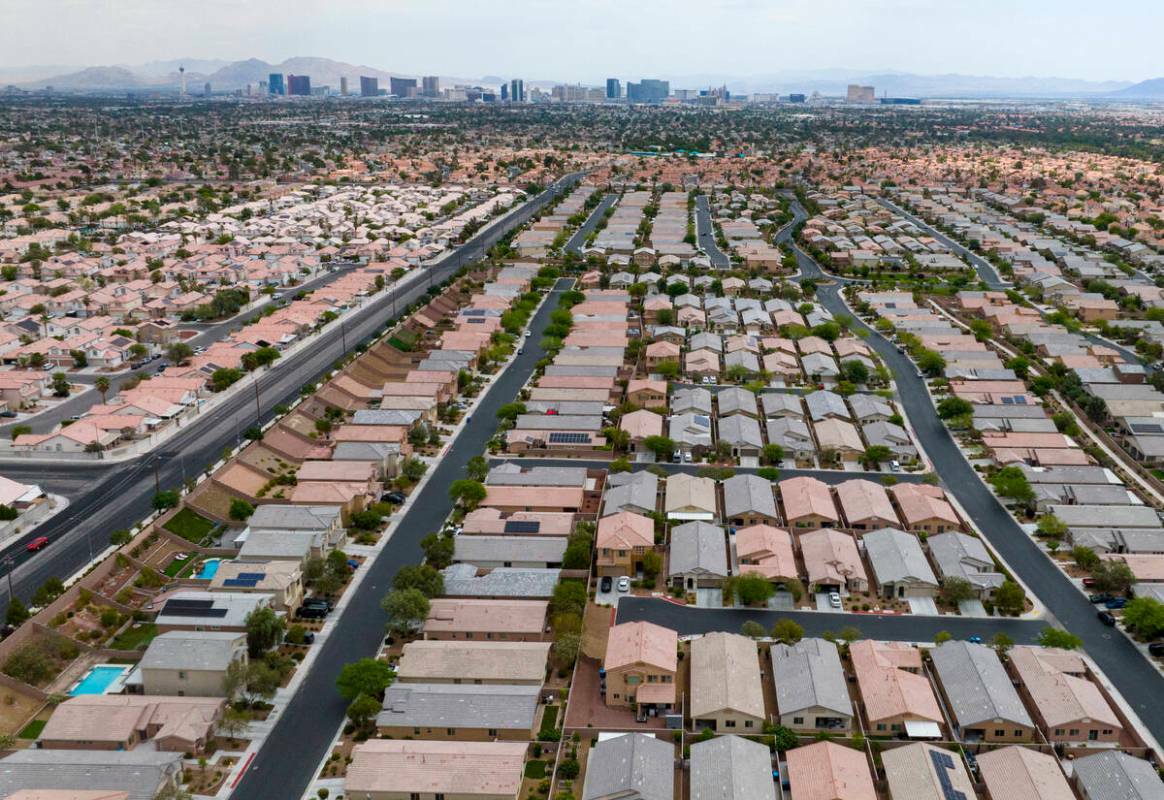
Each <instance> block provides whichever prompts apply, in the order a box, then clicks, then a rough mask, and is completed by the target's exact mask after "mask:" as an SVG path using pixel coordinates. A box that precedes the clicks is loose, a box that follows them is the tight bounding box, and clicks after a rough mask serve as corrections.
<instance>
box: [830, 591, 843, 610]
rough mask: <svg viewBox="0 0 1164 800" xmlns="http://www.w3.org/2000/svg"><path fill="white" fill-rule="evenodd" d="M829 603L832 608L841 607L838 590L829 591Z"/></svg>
mask: <svg viewBox="0 0 1164 800" xmlns="http://www.w3.org/2000/svg"><path fill="white" fill-rule="evenodd" d="M829 605H830V606H832V607H833V608H840V607H841V595H840V593H839V592H829Z"/></svg>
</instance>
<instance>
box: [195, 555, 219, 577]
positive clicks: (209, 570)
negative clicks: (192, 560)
mask: <svg viewBox="0 0 1164 800" xmlns="http://www.w3.org/2000/svg"><path fill="white" fill-rule="evenodd" d="M221 561H222V559H221V558H208V559H206V560H205V561H203V562H202V564H201V565H200V566H199V567H198V574H197V575H195V576H194V577H195V578H199V579H201V580H204V581H208V580H210V579H211V578H213V577H214V576H215V575H217V574H218V565H219V563H220V562H221Z"/></svg>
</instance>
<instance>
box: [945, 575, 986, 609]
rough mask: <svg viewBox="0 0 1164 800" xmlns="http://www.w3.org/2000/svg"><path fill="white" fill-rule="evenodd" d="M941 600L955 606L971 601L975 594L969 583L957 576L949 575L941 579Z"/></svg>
mask: <svg viewBox="0 0 1164 800" xmlns="http://www.w3.org/2000/svg"><path fill="white" fill-rule="evenodd" d="M941 596H942V600H944V601H945V602H946V603H949V604H950V605H952V606H956V605H958V604H959V603H962V602H964V601H966V600H973V599H974V598H975V597H976V596H977V594H976V592H975V591H974V586H973V585H972V584H971V583H970V581H968V580H966V579H965V578H962V577H959V576H957V575H949V576H947V577H945V578H943V579H942V588H941Z"/></svg>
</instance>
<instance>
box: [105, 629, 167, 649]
mask: <svg viewBox="0 0 1164 800" xmlns="http://www.w3.org/2000/svg"><path fill="white" fill-rule="evenodd" d="M157 635H158V626H157V625H154V624H153V623H152V622H144V623H140V624H138V625H135V626H130V627H129V628H126V629H125V630H124V631H123V632H122V633H120V634H118V635H117V636H116V637H114V639H113V641H112V642H110V643H109V646H110V647H112V648H113V649H114V650H143V649H145V646H146V645H148V644H149V643H150V642H151V641H153V638H154V637H155V636H157Z"/></svg>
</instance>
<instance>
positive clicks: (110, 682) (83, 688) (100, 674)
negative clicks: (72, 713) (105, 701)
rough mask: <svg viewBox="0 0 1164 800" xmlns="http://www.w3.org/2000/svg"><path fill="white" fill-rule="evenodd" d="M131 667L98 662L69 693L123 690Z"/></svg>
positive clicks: (81, 693) (102, 692)
mask: <svg viewBox="0 0 1164 800" xmlns="http://www.w3.org/2000/svg"><path fill="white" fill-rule="evenodd" d="M127 672H129V667H123V666H121V665H120V664H98V665H97V666H95V667H93V668H92V669H90V670H89V671H88V672H87V673H85V677H83V678H81V680H79V681H77V683H76V684H75V685H74V686H73V688H72V689H70V690H69V694H70V695H72V696H73V697H77V696H78V695H83V694H109V693H111V692H117V691H121V687H122V686H123V685H124V684H125V675H126V673H127Z"/></svg>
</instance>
